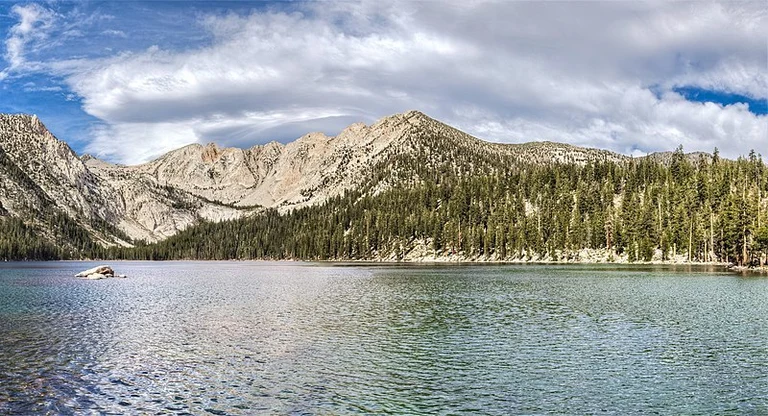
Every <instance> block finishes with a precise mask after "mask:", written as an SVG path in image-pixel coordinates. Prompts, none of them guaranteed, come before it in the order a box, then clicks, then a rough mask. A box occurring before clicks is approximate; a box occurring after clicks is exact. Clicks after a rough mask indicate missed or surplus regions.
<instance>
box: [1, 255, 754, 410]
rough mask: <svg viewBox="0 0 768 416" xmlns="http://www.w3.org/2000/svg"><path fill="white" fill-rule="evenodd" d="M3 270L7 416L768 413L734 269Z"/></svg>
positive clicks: (150, 266)
mask: <svg viewBox="0 0 768 416" xmlns="http://www.w3.org/2000/svg"><path fill="white" fill-rule="evenodd" d="M87 266H88V265H84V264H77V263H42V264H24V265H23V266H21V267H19V265H11V266H10V267H8V266H6V268H4V269H0V339H2V340H3V341H2V347H1V348H0V413H3V414H6V413H21V414H23V413H35V414H45V413H51V414H80V413H88V412H97V413H168V414H254V413H277V414H285V413H311V414H316V413H326V414H355V413H393V414H402V413H422V414H432V413H445V412H452V413H462V414H465V413H478V414H509V413H577V414H583V413H598V412H610V413H634V412H636V413H651V412H661V413H670V412H672V413H702V414H710V413H724V412H729V411H736V412H740V413H760V412H768V400H767V399H766V397H768V371H766V370H765V369H766V368H768V350H767V349H766V347H765V345H768V325H767V324H768V306H766V305H768V302H766V301H767V300H768V299H766V297H768V290H766V289H768V280H767V279H742V278H738V277H733V276H731V275H728V274H723V273H722V272H721V271H720V270H701V269H690V270H686V271H680V270H670V269H668V268H661V267H656V268H650V269H649V268H615V267H597V268H586V267H566V266H520V265H515V266H436V267H425V266H419V267H402V266H398V267H389V266H381V265H354V266H342V267H340V266H338V265H332V264H327V265H325V264H320V265H304V264H289V263H288V264H286V263H238V262H221V263H184V262H178V263H131V262H128V263H121V264H119V265H117V268H118V269H120V271H121V272H124V273H126V274H128V275H129V276H130V278H128V279H115V280H105V281H96V282H94V281H81V280H76V279H72V278H71V277H70V276H71V275H72V274H73V272H74V271H76V270H79V269H83V268H86V267H87Z"/></svg>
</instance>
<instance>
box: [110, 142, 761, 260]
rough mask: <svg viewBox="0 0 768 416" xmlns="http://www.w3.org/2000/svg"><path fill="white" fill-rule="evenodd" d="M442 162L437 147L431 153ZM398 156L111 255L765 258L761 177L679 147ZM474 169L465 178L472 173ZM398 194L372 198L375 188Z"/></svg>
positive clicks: (755, 169)
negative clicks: (262, 207) (615, 158)
mask: <svg viewBox="0 0 768 416" xmlns="http://www.w3.org/2000/svg"><path fill="white" fill-rule="evenodd" d="M438 154H440V153H438ZM454 156H457V157H458V158H459V159H458V160H457V159H454V160H452V161H448V160H447V159H445V160H443V159H439V158H438V159H435V158H425V157H424V155H422V154H418V153H417V154H414V155H405V156H397V157H393V158H392V159H391V160H389V162H388V163H386V164H382V165H380V166H376V167H374V168H373V170H372V181H371V183H370V184H369V186H368V187H364V188H361V189H357V190H354V191H349V192H347V193H345V194H344V195H342V196H339V197H336V198H333V199H330V200H328V201H326V202H325V203H324V204H322V205H318V206H313V207H307V208H303V209H298V210H294V211H291V212H289V213H286V214H283V215H281V214H280V213H279V212H278V211H276V210H268V211H266V212H264V213H262V214H259V215H256V216H253V217H251V218H246V219H241V220H237V221H229V222H220V223H202V224H200V225H198V226H196V227H192V228H190V229H188V230H186V231H184V232H182V233H180V234H178V235H176V236H174V237H171V238H169V239H167V240H165V241H162V242H160V243H157V244H154V245H143V244H139V245H138V246H137V247H136V248H133V249H117V248H113V249H107V250H103V251H100V252H99V253H98V255H99V256H104V257H116V258H134V259H257V258H266V259H318V260H319V259H333V260H343V259H382V258H386V259H402V258H404V257H405V256H406V255H407V254H408V253H409V252H411V251H412V250H414V249H416V248H421V249H424V248H426V254H427V255H430V256H462V257H463V258H466V259H493V260H546V261H563V260H569V259H570V260H574V259H575V260H578V259H579V258H578V256H579V251H580V250H582V249H595V250H602V252H604V253H606V260H607V261H610V260H612V259H619V258H624V259H626V260H628V261H650V260H652V259H654V258H655V259H660V260H668V259H671V258H675V257H676V258H678V259H679V258H680V257H681V256H683V258H684V259H686V260H689V261H699V262H733V263H737V264H747V263H757V262H759V261H760V258H761V256H764V255H765V253H766V251H767V250H768V204H767V202H768V201H767V200H766V196H768V170H767V169H766V167H765V164H764V163H763V162H762V160H761V159H760V158H759V157H758V156H757V155H755V154H754V152H753V153H751V154H750V156H749V157H748V158H742V159H739V160H737V161H730V160H722V159H720V158H719V157H718V155H717V153H715V155H714V156H703V155H702V156H700V158H699V159H698V160H697V161H696V162H695V163H693V162H691V161H689V160H688V159H687V158H686V157H685V156H684V154H683V152H682V149H679V150H678V151H677V152H675V154H674V155H673V157H672V158H671V160H670V161H669V163H662V162H659V161H655V160H653V159H649V158H643V159H639V160H633V161H630V162H629V163H616V162H597V163H589V164H586V165H578V164H569V163H565V164H550V165H527V164H524V163H517V164H513V165H506V164H505V163H504V162H505V161H504V160H503V158H500V159H499V160H493V159H476V158H472V157H468V158H467V160H460V159H461V156H458V155H457V154H454ZM467 164H469V165H472V168H473V169H472V170H465V168H466V165H467ZM383 181H391V182H392V183H393V184H396V185H395V186H392V187H390V188H386V190H383V191H381V190H378V188H377V187H376V184H378V183H381V182H383Z"/></svg>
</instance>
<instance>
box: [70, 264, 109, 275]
mask: <svg viewBox="0 0 768 416" xmlns="http://www.w3.org/2000/svg"><path fill="white" fill-rule="evenodd" d="M92 274H101V275H114V274H115V272H114V271H113V270H112V268H111V267H109V266H96V267H94V268H92V269H88V270H84V271H82V272H80V273H78V274H76V275H75V277H87V276H89V275H92Z"/></svg>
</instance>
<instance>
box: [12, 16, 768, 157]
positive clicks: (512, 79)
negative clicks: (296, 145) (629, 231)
mask: <svg viewBox="0 0 768 416" xmlns="http://www.w3.org/2000/svg"><path fill="white" fill-rule="evenodd" d="M14 11H15V13H16V15H17V16H18V24H17V25H16V26H14V27H13V28H12V29H11V30H10V34H9V35H8V37H7V39H6V43H5V44H6V53H5V59H6V61H7V62H8V63H9V66H8V68H6V70H5V71H4V72H3V73H6V74H17V73H20V72H23V71H24V70H27V71H38V72H39V71H46V72H47V73H49V74H51V75H53V76H56V77H59V78H60V79H61V80H62V82H63V84H64V85H65V87H66V88H67V89H68V90H69V91H71V92H72V93H74V94H75V95H76V96H77V97H79V99H80V101H81V103H82V108H83V110H84V111H85V112H86V113H88V114H89V115H91V116H93V117H96V118H97V119H99V120H101V121H102V124H100V125H99V126H98V127H96V128H94V129H93V130H92V131H90V132H89V133H88V134H89V136H88V144H87V146H86V148H85V150H86V151H88V152H91V153H94V154H96V155H98V156H101V157H105V158H108V159H110V160H114V161H118V162H123V163H139V162H142V161H146V160H148V159H150V158H152V157H156V156H158V155H159V154H162V153H163V152H166V151H168V150H172V149H174V148H177V147H179V146H181V145H184V144H188V143H191V142H209V141H215V142H218V143H219V144H222V145H237V146H250V145H253V144H257V143H265V142H268V141H270V140H275V139H277V140H282V141H286V140H291V139H293V138H295V137H297V136H298V135H300V134H302V133H305V132H309V131H313V130H322V131H325V132H327V133H331V134H333V133H335V132H338V131H340V130H341V129H342V128H343V127H344V126H346V125H347V124H349V123H351V122H354V121H366V122H370V121H373V120H375V119H377V118H379V117H382V116H386V115H389V114H392V113H396V112H402V111H406V110H409V109H418V110H421V111H423V112H425V113H427V114H428V115H430V116H432V117H434V118H437V119H439V120H441V121H444V122H446V123H448V124H451V125H454V126H456V127H458V128H461V129H463V130H465V131H467V132H469V133H471V134H474V135H476V136H478V137H480V138H483V139H486V140H492V141H499V142H526V141H534V140H551V141H559V142H567V143H572V144H576V145H582V146H592V147H599V148H606V149H610V150H614V151H617V152H621V153H625V154H635V155H641V154H646V153H648V152H653V151H660V150H671V149H674V148H675V147H676V146H677V145H679V144H682V145H683V146H684V148H685V149H686V150H687V151H694V150H703V151H712V150H713V149H714V148H715V147H718V148H719V149H720V151H721V154H723V155H724V156H729V157H735V156H738V155H741V154H746V153H747V152H748V151H749V150H750V149H755V150H757V151H759V152H762V153H763V154H764V155H765V154H767V153H768V117H766V116H765V115H758V114H755V113H753V112H751V111H750V109H749V108H748V107H747V105H745V104H733V105H727V106H723V105H719V104H716V103H712V102H706V103H700V102H693V101H688V100H686V99H685V98H684V97H682V96H681V95H679V94H677V93H675V92H674V91H673V90H674V88H676V87H695V88H701V89H705V90H714V91H722V92H727V93H732V94H739V95H743V96H746V97H750V98H753V99H768V68H767V66H768V8H766V7H765V3H764V2H760V1H758V2H726V3H709V2H707V3H704V2H662V3H638V2H615V3H605V2H492V1H472V2H456V3H444V2H386V3H382V2H376V3H368V2H362V3H349V2H343V3H336V4H329V3H324V2H323V3H301V4H299V6H297V7H293V8H291V9H290V10H287V9H285V7H283V8H273V7H262V8H259V9H254V10H251V11H248V12H242V11H241V12H238V13H235V12H231V13H227V14H221V13H218V14H214V13H206V12H202V13H199V14H198V15H196V16H195V19H196V25H197V26H196V30H197V31H199V32H200V33H201V34H204V36H203V37H204V38H205V39H206V41H205V42H196V43H191V44H190V45H188V46H187V47H184V48H179V47H178V46H177V45H174V46H168V45H163V44H162V43H159V44H157V45H153V46H151V47H146V48H141V49H139V50H124V51H115V52H114V53H112V54H109V55H108V56H100V57H88V56H85V57H77V56H72V57H64V58H56V59H47V60H46V59H38V60H37V61H34V62H33V61H32V60H30V59H27V58H26V57H25V53H26V52H27V51H28V50H30V49H38V50H39V49H42V48H44V47H45V42H46V39H48V34H49V33H50V32H51V31H52V30H54V29H53V28H54V27H55V26H56V19H57V18H58V19H61V18H62V17H61V16H58V15H56V14H54V13H53V12H51V11H48V10H47V9H45V7H44V6H40V5H34V4H30V5H27V6H23V7H22V6H17V7H14ZM117 19H119V16H118V17H117ZM140 29H141V28H137V30H140ZM99 33H107V34H110V35H111V37H112V38H118V39H119V38H124V37H128V38H130V37H131V36H132V34H131V33H129V32H124V31H118V30H111V29H110V30H109V31H107V30H101V31H100V32H99ZM73 42H74V41H73Z"/></svg>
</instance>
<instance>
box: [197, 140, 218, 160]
mask: <svg viewBox="0 0 768 416" xmlns="http://www.w3.org/2000/svg"><path fill="white" fill-rule="evenodd" d="M221 153H222V152H221V149H219V146H217V145H216V143H208V144H207V145H205V147H204V148H203V151H202V153H200V157H201V158H202V160H203V162H206V163H211V162H215V161H217V160H219V157H221Z"/></svg>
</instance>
